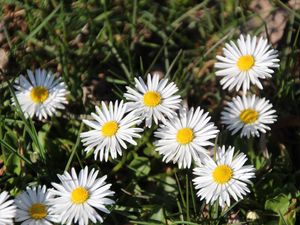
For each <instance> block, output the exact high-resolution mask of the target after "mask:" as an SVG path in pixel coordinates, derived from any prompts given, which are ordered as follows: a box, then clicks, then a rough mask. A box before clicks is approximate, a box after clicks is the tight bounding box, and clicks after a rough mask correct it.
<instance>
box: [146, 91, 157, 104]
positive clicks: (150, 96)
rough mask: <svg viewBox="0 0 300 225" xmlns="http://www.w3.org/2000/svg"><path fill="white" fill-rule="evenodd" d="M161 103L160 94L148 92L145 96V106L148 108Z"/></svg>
mask: <svg viewBox="0 0 300 225" xmlns="http://www.w3.org/2000/svg"><path fill="white" fill-rule="evenodd" d="M160 103H161V96H160V94H159V93H158V92H155V91H148V92H146V93H145V94H144V104H145V105H146V106H148V107H155V106H157V105H159V104H160Z"/></svg>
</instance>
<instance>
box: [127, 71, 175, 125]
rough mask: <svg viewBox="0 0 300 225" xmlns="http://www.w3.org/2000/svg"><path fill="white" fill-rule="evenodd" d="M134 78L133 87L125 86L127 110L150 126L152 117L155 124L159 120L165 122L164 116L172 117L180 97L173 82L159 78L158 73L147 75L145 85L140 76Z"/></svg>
mask: <svg viewBox="0 0 300 225" xmlns="http://www.w3.org/2000/svg"><path fill="white" fill-rule="evenodd" d="M134 80H135V88H136V89H137V90H135V89H132V88H131V87H126V88H127V93H125V94H124V96H125V97H126V99H127V100H128V101H129V102H128V103H127V104H128V110H129V111H133V112H134V113H135V115H137V116H140V117H141V118H142V119H145V120H146V126H147V127H151V126H152V119H153V120H154V122H155V123H156V124H158V121H159V120H161V121H163V122H165V121H166V120H165V116H167V117H169V118H172V117H173V116H174V115H176V114H175V112H174V111H175V110H176V109H178V108H179V106H180V102H181V98H180V96H179V95H176V94H175V93H176V92H178V88H177V87H176V85H175V83H174V82H170V83H169V80H168V79H162V80H159V75H158V74H154V75H153V77H151V75H150V74H148V76H147V85H146V84H145V82H144V81H143V79H142V78H141V77H139V79H136V78H135V79H134Z"/></svg>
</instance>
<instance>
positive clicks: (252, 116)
mask: <svg viewBox="0 0 300 225" xmlns="http://www.w3.org/2000/svg"><path fill="white" fill-rule="evenodd" d="M257 119H258V112H257V111H256V110H254V109H245V110H243V111H242V112H241V113H240V120H241V121H243V122H244V123H245V124H251V123H254V122H255V121H256V120H257Z"/></svg>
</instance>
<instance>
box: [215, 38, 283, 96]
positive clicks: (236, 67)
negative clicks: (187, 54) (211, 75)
mask: <svg viewBox="0 0 300 225" xmlns="http://www.w3.org/2000/svg"><path fill="white" fill-rule="evenodd" d="M223 51H224V55H225V57H224V56H219V55H218V56H217V59H218V60H219V61H218V62H217V63H216V64H215V68H217V69H218V71H217V72H216V75H217V76H222V77H223V78H222V79H221V81H220V83H221V85H223V89H226V88H228V89H229V90H232V89H233V88H234V87H235V89H236V91H239V90H240V88H241V87H242V86H243V91H244V93H245V92H246V91H247V90H248V89H249V88H250V83H252V84H253V85H256V86H257V87H258V88H260V89H262V88H263V87H262V85H261V83H260V81H259V79H265V78H270V77H272V76H271V74H272V73H274V71H273V70H272V69H271V68H276V67H279V64H278V62H279V59H277V57H278V53H277V50H274V49H272V48H271V45H268V41H267V40H266V39H263V38H260V39H259V40H258V41H257V38H256V37H255V36H254V37H250V35H247V37H246V39H245V38H244V36H243V35H241V36H240V38H239V39H238V40H237V45H236V44H235V43H234V42H233V41H231V42H230V44H228V43H226V44H225V48H223Z"/></svg>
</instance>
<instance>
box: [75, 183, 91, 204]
mask: <svg viewBox="0 0 300 225" xmlns="http://www.w3.org/2000/svg"><path fill="white" fill-rule="evenodd" d="M88 198H89V192H88V191H87V190H86V189H85V188H83V187H78V188H75V189H74V190H73V191H72V193H71V200H72V202H73V203H75V204H82V203H84V202H86V200H87V199H88Z"/></svg>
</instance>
